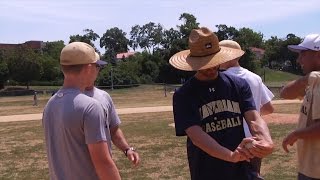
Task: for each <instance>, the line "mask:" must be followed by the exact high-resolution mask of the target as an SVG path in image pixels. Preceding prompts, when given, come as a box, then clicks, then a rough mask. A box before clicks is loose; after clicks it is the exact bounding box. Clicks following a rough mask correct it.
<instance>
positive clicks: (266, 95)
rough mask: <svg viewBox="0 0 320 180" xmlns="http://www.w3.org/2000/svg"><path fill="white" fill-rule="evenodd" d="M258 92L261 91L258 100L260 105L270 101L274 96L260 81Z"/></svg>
mask: <svg viewBox="0 0 320 180" xmlns="http://www.w3.org/2000/svg"><path fill="white" fill-rule="evenodd" d="M260 93H261V102H260V103H261V104H260V105H261V106H263V105H265V104H266V103H268V102H270V101H271V100H272V99H273V98H274V95H273V93H272V92H271V91H270V90H269V89H268V87H267V86H266V85H264V84H263V83H262V82H261V92H260Z"/></svg>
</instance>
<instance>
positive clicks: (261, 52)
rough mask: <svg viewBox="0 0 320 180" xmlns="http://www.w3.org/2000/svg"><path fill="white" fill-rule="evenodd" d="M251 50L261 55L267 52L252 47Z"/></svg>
mask: <svg viewBox="0 0 320 180" xmlns="http://www.w3.org/2000/svg"><path fill="white" fill-rule="evenodd" d="M250 50H251V51H252V52H258V53H260V54H264V52H265V50H264V49H261V48H256V47H250Z"/></svg>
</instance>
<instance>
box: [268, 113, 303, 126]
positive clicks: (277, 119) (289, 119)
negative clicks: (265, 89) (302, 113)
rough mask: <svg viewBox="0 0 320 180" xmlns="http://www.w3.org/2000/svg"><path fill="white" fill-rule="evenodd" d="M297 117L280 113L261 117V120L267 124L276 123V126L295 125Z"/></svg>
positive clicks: (296, 115)
mask: <svg viewBox="0 0 320 180" xmlns="http://www.w3.org/2000/svg"><path fill="white" fill-rule="evenodd" d="M298 117H299V115H298V114H280V113H272V114H269V115H266V116H262V118H263V119H264V120H265V121H266V122H267V123H277V124H289V123H297V122H298Z"/></svg>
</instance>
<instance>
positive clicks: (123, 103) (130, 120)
mask: <svg viewBox="0 0 320 180" xmlns="http://www.w3.org/2000/svg"><path fill="white" fill-rule="evenodd" d="M108 92H109V93H110V95H111V96H112V98H113V100H114V102H115V104H116V107H117V108H126V107H143V106H160V105H171V104H172V103H171V101H172V93H169V92H168V93H167V97H164V89H163V86H148V85H145V86H139V87H135V88H130V89H118V90H113V91H110V90H108ZM49 98H50V95H42V94H39V98H38V99H39V106H36V107H34V106H32V104H33V101H32V100H33V97H32V96H21V97H1V98H0V116H1V115H13V114H28V113H41V112H42V110H43V107H44V105H45V103H46V102H47V100H48V99H49ZM299 107H300V105H299V104H285V105H275V112H277V113H297V112H298V110H299ZM120 118H121V119H122V122H123V123H122V125H121V129H122V130H123V131H124V132H125V135H126V137H127V140H128V142H130V144H131V145H133V146H134V147H136V148H137V150H138V152H139V154H140V156H141V164H140V166H139V167H137V168H134V167H132V165H131V164H130V163H129V161H128V160H127V159H126V158H125V157H124V155H123V153H122V152H120V151H119V150H117V149H113V158H114V159H115V161H116V164H117V166H118V168H119V169H120V173H121V176H122V178H123V179H136V180H141V179H143V180H144V179H181V180H182V179H183V180H184V179H190V177H189V171H188V165H187V160H186V148H185V140H186V138H185V137H176V136H175V133H174V128H172V127H170V126H168V124H170V123H172V122H173V117H172V112H162V113H144V114H128V115H121V116H120ZM295 126H296V125H294V124H284V125H277V124H269V127H270V130H271V133H272V136H273V139H274V142H275V144H276V149H275V152H274V153H273V154H272V155H270V156H269V157H267V158H265V159H264V161H263V166H262V174H263V176H264V177H265V179H266V180H274V179H281V180H282V179H284V180H286V179H288V180H289V179H295V176H296V172H295V171H296V168H295V166H296V160H295V148H292V152H290V153H289V154H286V153H285V152H284V151H283V150H282V148H281V141H282V139H283V137H284V136H285V135H286V134H287V133H288V132H289V131H291V130H292V129H294V128H295ZM43 138H44V137H43V129H42V127H41V121H40V120H38V121H28V122H11V123H1V125H0V159H1V161H0V179H1V180H2V179H3V180H5V179H28V180H29V179H48V168H47V159H46V153H45V151H44V144H43Z"/></svg>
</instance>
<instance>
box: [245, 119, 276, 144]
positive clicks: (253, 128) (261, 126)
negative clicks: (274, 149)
mask: <svg viewBox="0 0 320 180" xmlns="http://www.w3.org/2000/svg"><path fill="white" fill-rule="evenodd" d="M249 129H250V132H251V134H252V136H254V137H257V138H259V139H263V140H266V141H267V142H270V143H272V139H271V136H270V131H269V128H268V126H267V123H266V122H265V121H264V120H263V119H262V118H261V117H259V118H257V120H255V121H251V123H250V125H249Z"/></svg>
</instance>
